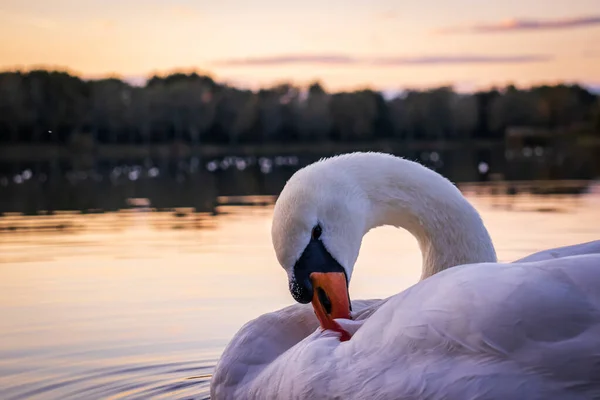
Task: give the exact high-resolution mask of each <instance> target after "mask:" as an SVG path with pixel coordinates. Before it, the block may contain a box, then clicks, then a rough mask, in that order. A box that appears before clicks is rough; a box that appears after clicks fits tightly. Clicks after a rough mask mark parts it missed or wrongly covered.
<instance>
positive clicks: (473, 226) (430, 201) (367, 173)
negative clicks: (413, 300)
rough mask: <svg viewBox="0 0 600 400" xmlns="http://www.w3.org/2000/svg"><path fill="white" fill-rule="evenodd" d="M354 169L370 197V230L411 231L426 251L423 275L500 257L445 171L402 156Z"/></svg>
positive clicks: (368, 226) (480, 222) (386, 158)
mask: <svg viewBox="0 0 600 400" xmlns="http://www.w3.org/2000/svg"><path fill="white" fill-rule="evenodd" d="M353 173H354V175H355V177H356V179H357V182H356V183H357V184H358V185H359V186H360V187H362V188H363V189H364V192H365V193H366V195H367V196H368V198H369V202H368V203H369V204H370V210H368V212H367V220H366V221H365V222H366V227H367V231H369V230H370V229H372V228H375V227H378V226H382V225H393V226H396V227H401V228H404V229H406V230H408V231H409V232H410V233H412V235H413V236H415V237H416V239H417V241H418V243H419V247H420V248H421V252H422V254H423V272H422V275H421V279H425V278H427V277H429V276H431V275H433V274H435V273H437V272H440V271H442V270H444V269H446V268H450V267H453V266H456V265H461V264H469V263H478V262H496V261H497V259H496V252H495V250H494V245H493V243H492V240H491V238H490V235H489V233H488V231H487V229H486V228H485V226H484V224H483V221H482V220H481V217H480V216H479V214H478V212H477V211H476V210H475V208H474V207H473V206H472V205H471V204H470V203H469V202H468V201H467V200H466V199H465V197H464V196H463V195H462V193H461V192H460V191H459V190H458V188H456V187H455V186H454V185H453V184H452V183H451V182H450V181H448V180H447V179H446V178H444V177H442V176H441V175H440V174H438V173H436V172H434V171H432V170H430V169H428V168H425V167H424V166H422V165H420V164H417V163H414V162H411V161H408V160H404V159H401V158H397V157H380V158H377V161H376V162H371V163H368V164H367V165H366V166H365V165H363V168H361V169H360V170H356V171H353ZM365 233H366V232H365Z"/></svg>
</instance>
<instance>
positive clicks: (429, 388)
mask: <svg viewBox="0 0 600 400" xmlns="http://www.w3.org/2000/svg"><path fill="white" fill-rule="evenodd" d="M248 389H249V390H248V391H247V392H246V393H245V396H242V397H241V398H257V399H258V398H264V399H270V398H278V399H305V398H319V399H334V398H335V399H341V398H343V399H365V398H369V399H419V400H429V399H457V400H460V399H528V400H542V399H545V400H558V399H561V400H563V399H578V400H579V399H581V400H583V399H595V398H600V255H586V256H575V257H568V258H563V259H556V260H548V261H541V262H535V263H528V264H527V265H521V264H473V265H465V266H458V267H454V268H450V269H448V270H446V271H443V272H441V273H439V274H436V275H434V276H432V277H430V278H428V279H426V280H423V281H421V282H419V283H418V284H416V285H414V286H413V287H411V288H409V289H408V290H406V291H404V292H402V293H400V294H398V295H396V296H394V297H392V298H390V299H388V300H387V301H386V302H385V303H384V304H383V305H382V306H381V307H380V308H379V309H377V311H375V312H374V313H373V314H372V315H371V317H370V318H368V320H367V321H366V322H364V324H363V325H362V327H361V328H360V329H359V330H358V331H357V332H356V334H355V335H354V336H353V338H352V339H351V340H350V341H348V342H343V343H341V342H340V341H339V340H338V339H337V338H336V337H335V334H331V333H329V334H322V333H319V332H318V331H316V332H314V333H313V334H311V335H310V336H309V337H307V338H306V339H304V340H303V341H302V342H301V343H300V344H298V345H296V346H294V347H293V348H290V349H289V350H288V351H287V352H286V353H285V354H283V355H282V356H280V357H279V358H277V359H276V360H275V361H274V362H273V363H271V364H270V365H269V366H268V367H267V368H265V370H263V371H262V372H261V373H260V374H259V375H258V376H257V377H256V379H255V381H254V382H253V384H252V385H251V387H249V388H248Z"/></svg>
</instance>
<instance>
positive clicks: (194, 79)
mask: <svg viewBox="0 0 600 400" xmlns="http://www.w3.org/2000/svg"><path fill="white" fill-rule="evenodd" d="M514 126H519V127H530V128H542V129H548V130H553V131H569V132H571V131H575V132H582V133H584V134H594V135H598V136H600V99H599V97H598V96H596V95H595V94H593V93H591V92H589V91H588V90H586V89H585V88H583V87H581V86H577V85H572V86H568V85H557V86H539V87H532V88H529V89H527V90H520V89H517V88H515V87H514V86H509V87H507V88H504V89H501V90H496V89H494V90H489V91H482V92H477V93H474V94H466V95H465V94H459V93H456V92H454V91H453V90H452V88H450V87H441V88H436V89H431V90H426V91H407V92H405V93H404V94H402V95H401V96H399V97H397V98H394V99H391V100H386V99H384V97H383V96H382V95H381V94H380V93H378V92H376V91H372V90H360V91H355V92H341V93H328V92H326V91H325V90H324V89H323V88H322V87H321V86H320V85H319V83H314V84H312V85H311V86H310V87H309V88H307V89H301V88H298V87H294V86H292V85H288V84H282V85H278V86H275V87H271V88H265V89H262V90H260V91H258V92H253V91H249V90H241V89H239V88H235V87H231V86H227V85H223V84H219V83H217V82H215V81H214V80H213V79H211V78H210V77H207V76H201V75H197V74H189V75H186V74H172V75H169V76H166V77H153V78H152V79H150V80H148V82H147V83H146V84H145V86H143V87H137V86H131V85H129V84H128V83H126V82H123V81H121V80H118V79H104V80H94V81H87V80H82V79H80V78H79V77H77V76H73V75H70V74H68V73H64V72H55V71H43V70H38V71H32V72H27V73H22V72H5V73H0V142H4V143H6V142H19V143H31V142H42V143H48V142H54V143H68V142H69V141H71V140H74V138H81V137H82V136H81V135H83V136H84V137H88V138H91V139H93V140H95V141H98V142H100V143H164V142H170V141H173V140H182V141H185V142H190V143H218V144H243V143H273V142H274V143H288V142H300V141H321V140H327V141H363V140H373V139H397V140H437V139H447V140H465V139H470V138H478V139H501V138H502V137H503V135H504V133H505V131H506V128H507V127H514Z"/></svg>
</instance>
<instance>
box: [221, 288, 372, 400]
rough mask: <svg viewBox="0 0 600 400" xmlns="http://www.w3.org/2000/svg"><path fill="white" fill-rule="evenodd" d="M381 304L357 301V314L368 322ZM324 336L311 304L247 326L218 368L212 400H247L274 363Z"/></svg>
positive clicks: (300, 305)
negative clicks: (314, 337)
mask: <svg viewBox="0 0 600 400" xmlns="http://www.w3.org/2000/svg"><path fill="white" fill-rule="evenodd" d="M381 302H382V300H357V301H353V302H352V307H353V309H354V314H355V315H356V316H357V318H359V319H362V318H366V316H367V315H370V314H371V313H372V312H373V311H374V310H375V309H376V308H377V306H379V304H381ZM321 333H322V332H321V331H320V328H319V320H318V319H317V317H316V316H315V312H314V309H313V307H312V305H311V304H293V305H291V306H288V307H285V308H283V309H281V310H277V311H274V312H271V313H267V314H263V315H261V316H259V317H258V318H256V319H254V320H252V321H249V322H247V323H246V324H245V325H244V326H243V327H242V328H241V329H240V330H239V331H238V332H237V333H236V334H235V335H234V337H233V339H232V340H231V341H230V342H229V344H228V345H227V347H226V348H225V350H224V351H223V354H222V355H221V357H220V359H219V362H218V364H217V366H216V367H215V372H214V374H213V377H212V379H211V398H212V399H219V400H221V399H235V400H237V399H244V398H247V397H245V394H246V393H248V391H247V387H248V386H251V385H252V384H253V383H254V381H253V380H254V379H255V377H256V376H257V375H259V374H260V373H261V372H262V371H263V370H264V369H265V368H266V367H267V366H268V365H269V364H270V363H272V362H273V361H274V360H275V359H277V358H278V357H282V355H284V353H285V352H286V351H288V350H289V349H290V348H292V347H293V346H295V345H297V344H298V343H300V342H301V341H302V340H305V339H306V338H307V337H309V336H310V335H311V334H317V335H320V334H321ZM327 334H329V333H326V335H327ZM335 340H337V339H335Z"/></svg>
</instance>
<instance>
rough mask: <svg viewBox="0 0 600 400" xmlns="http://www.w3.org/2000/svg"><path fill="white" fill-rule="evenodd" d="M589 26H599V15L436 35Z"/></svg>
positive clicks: (452, 30) (525, 21)
mask: <svg viewBox="0 0 600 400" xmlns="http://www.w3.org/2000/svg"><path fill="white" fill-rule="evenodd" d="M590 26H600V15H591V16H587V17H576V18H562V19H546V20H539V19H537V20H536V19H518V18H513V19H509V20H506V21H500V22H493V23H487V24H486V23H484V24H475V25H469V26H462V27H447V28H442V29H438V30H436V31H435V32H434V33H437V34H453V33H503V32H522V31H540V30H559V29H574V28H582V27H590Z"/></svg>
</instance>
